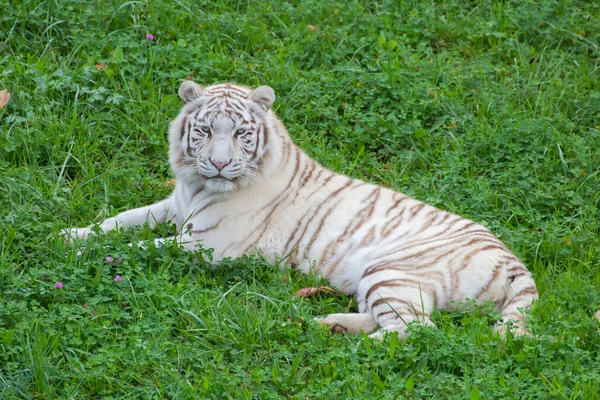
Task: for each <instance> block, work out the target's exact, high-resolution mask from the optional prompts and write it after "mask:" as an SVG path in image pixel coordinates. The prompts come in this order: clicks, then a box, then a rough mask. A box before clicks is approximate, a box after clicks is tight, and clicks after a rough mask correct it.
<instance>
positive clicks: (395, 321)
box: [367, 286, 435, 340]
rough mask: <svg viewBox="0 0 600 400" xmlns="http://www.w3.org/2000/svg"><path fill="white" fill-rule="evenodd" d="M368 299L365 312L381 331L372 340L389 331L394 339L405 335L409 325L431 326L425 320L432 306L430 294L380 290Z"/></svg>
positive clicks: (380, 338) (387, 289)
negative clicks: (367, 310)
mask: <svg viewBox="0 0 600 400" xmlns="http://www.w3.org/2000/svg"><path fill="white" fill-rule="evenodd" d="M367 300H370V305H369V309H370V311H371V313H372V314H373V318H374V319H375V320H376V321H377V324H378V325H379V326H380V327H381V330H379V331H377V332H375V333H373V334H371V335H370V336H371V337H372V338H374V339H378V340H382V339H383V338H384V337H385V334H386V332H393V333H396V334H397V335H398V339H403V338H405V337H406V336H407V332H406V330H407V329H408V326H409V324H410V323H412V322H416V323H418V324H420V325H422V326H431V327H435V324H434V323H433V322H432V321H431V319H430V318H429V317H430V315H431V313H432V311H433V306H434V299H433V297H432V296H431V295H429V294H428V293H426V292H423V291H421V290H420V289H419V288H411V287H403V288H402V289H401V290H398V287H392V286H391V287H380V288H378V293H376V295H373V296H372V298H371V299H367Z"/></svg>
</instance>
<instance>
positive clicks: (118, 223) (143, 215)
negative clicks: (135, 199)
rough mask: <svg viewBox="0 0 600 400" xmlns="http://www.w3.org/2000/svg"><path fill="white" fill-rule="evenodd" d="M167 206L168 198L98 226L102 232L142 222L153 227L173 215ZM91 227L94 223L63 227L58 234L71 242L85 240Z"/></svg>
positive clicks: (168, 205)
mask: <svg viewBox="0 0 600 400" xmlns="http://www.w3.org/2000/svg"><path fill="white" fill-rule="evenodd" d="M169 208H170V199H165V200H163V201H161V202H158V203H156V204H152V205H149V206H146V207H140V208H134V209H132V210H128V211H125V212H122V213H120V214H119V215H117V216H116V217H112V218H108V219H106V220H104V221H103V222H102V223H101V224H100V225H99V226H98V227H99V228H100V230H101V231H102V232H103V233H106V232H108V231H111V230H113V229H117V228H124V229H128V228H132V227H134V226H140V225H144V224H148V225H150V228H151V229H154V227H155V226H156V225H157V224H160V223H163V222H165V221H167V220H168V219H169V218H171V217H173V215H172V214H170V213H169ZM93 227H94V225H90V226H88V227H85V228H68V229H63V230H62V231H61V232H60V236H61V237H64V238H65V239H67V240H68V241H70V242H73V241H74V240H76V239H79V240H87V239H88V237H89V236H90V235H93V234H94V231H93Z"/></svg>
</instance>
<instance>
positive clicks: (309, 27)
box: [306, 24, 318, 32]
mask: <svg viewBox="0 0 600 400" xmlns="http://www.w3.org/2000/svg"><path fill="white" fill-rule="evenodd" d="M306 27H307V28H308V30H309V31H311V32H315V31H317V30H318V28H317V27H316V26H314V25H311V24H308V25H307V26H306Z"/></svg>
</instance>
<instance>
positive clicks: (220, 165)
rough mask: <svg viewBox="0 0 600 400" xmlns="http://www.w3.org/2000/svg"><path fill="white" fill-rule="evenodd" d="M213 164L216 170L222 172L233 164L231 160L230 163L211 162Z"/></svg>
mask: <svg viewBox="0 0 600 400" xmlns="http://www.w3.org/2000/svg"><path fill="white" fill-rule="evenodd" d="M210 162H211V164H212V165H214V166H215V168H216V169H217V170H219V171H221V170H222V169H223V168H225V167H226V166H228V165H229V163H231V160H229V161H220V160H218V161H215V160H213V159H211V160H210Z"/></svg>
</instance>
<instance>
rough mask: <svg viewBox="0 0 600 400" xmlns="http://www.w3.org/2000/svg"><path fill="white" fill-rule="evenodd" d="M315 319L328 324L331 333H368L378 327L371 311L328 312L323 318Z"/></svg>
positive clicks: (325, 324)
mask: <svg viewBox="0 0 600 400" xmlns="http://www.w3.org/2000/svg"><path fill="white" fill-rule="evenodd" d="M315 321H316V322H317V323H319V324H321V325H324V326H329V327H330V331H331V333H346V332H348V333H353V334H359V333H360V332H361V331H362V332H365V333H369V332H372V331H374V330H375V329H377V328H378V325H377V322H376V321H375V320H374V319H373V315H372V314H371V313H352V314H329V315H328V316H326V317H324V318H315Z"/></svg>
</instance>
